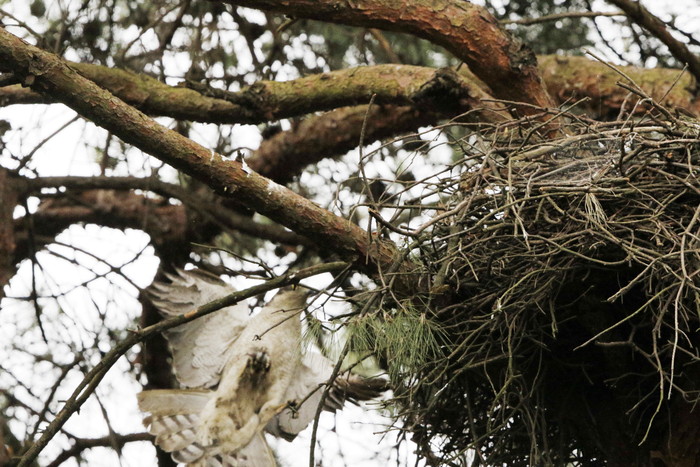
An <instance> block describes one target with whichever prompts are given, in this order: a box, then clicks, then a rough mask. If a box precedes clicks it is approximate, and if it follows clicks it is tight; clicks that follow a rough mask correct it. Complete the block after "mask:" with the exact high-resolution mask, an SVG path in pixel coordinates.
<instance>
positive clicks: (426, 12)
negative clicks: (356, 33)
mask: <svg viewBox="0 0 700 467" xmlns="http://www.w3.org/2000/svg"><path fill="white" fill-rule="evenodd" d="M211 1H217V2H225V3H231V4H233V5H240V6H246V7H250V8H257V9H260V10H264V11H270V12H275V13H283V14H285V15H289V16H292V17H296V18H308V19H315V20H320V21H326V22H334V23H340V24H348V25H352V26H362V27H372V28H379V29H386V30H390V31H397V32H405V33H409V34H413V35H415V36H417V37H421V38H423V39H427V40H429V41H431V42H433V43H435V44H438V45H441V46H443V47H445V48H446V49H447V50H449V51H450V52H451V53H453V54H454V55H455V56H456V57H458V58H459V59H461V60H463V61H464V62H465V63H466V64H467V65H468V66H469V68H470V69H471V70H472V71H473V72H474V74H475V75H476V76H477V77H478V78H479V79H481V80H482V81H483V82H484V83H486V84H487V85H488V86H489V88H490V89H491V90H492V91H493V95H494V96H495V97H497V98H499V99H504V100H509V101H514V102H525V103H528V104H533V105H535V106H538V107H552V106H553V102H552V101H551V99H550V98H549V95H548V94H547V91H546V90H545V88H544V85H543V83H542V80H541V79H540V76H539V72H538V71H537V60H536V58H535V55H534V54H533V53H532V51H531V50H529V49H528V48H527V47H525V46H524V45H523V44H521V43H520V42H519V41H517V40H516V39H514V38H513V37H512V36H511V35H510V34H509V33H508V32H507V31H506V30H505V29H503V27H502V26H501V25H500V24H499V23H498V21H497V20H496V19H495V18H494V17H493V16H492V15H491V14H490V13H489V12H488V11H487V10H486V9H485V8H483V7H481V6H477V5H474V4H471V3H469V2H467V1H454V0H372V1H360V2H348V1H346V0H287V1H279V0H211ZM520 110H521V112H523V113H524V114H526V115H531V114H534V113H536V112H537V111H536V110H535V109H534V108H532V107H521V108H520Z"/></svg>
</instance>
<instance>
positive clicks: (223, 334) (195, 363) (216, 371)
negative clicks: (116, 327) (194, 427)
mask: <svg viewBox="0 0 700 467" xmlns="http://www.w3.org/2000/svg"><path fill="white" fill-rule="evenodd" d="M168 278H169V279H170V280H171V282H170V283H169V284H164V283H160V282H158V283H155V284H153V286H152V287H151V288H150V289H149V293H150V295H151V297H152V302H153V304H154V305H155V306H156V307H157V308H158V309H159V310H160V311H161V313H163V314H164V315H166V316H176V315H180V314H183V313H186V312H188V311H191V310H193V309H195V308H197V307H198V306H201V305H204V304H205V303H208V302H211V301H212V300H216V299H217V298H221V297H224V296H226V295H228V294H230V293H232V292H234V291H235V289H234V288H233V287H231V286H230V285H228V284H226V283H225V282H223V281H222V280H221V279H219V278H218V277H216V276H212V275H210V274H208V273H205V272H203V271H199V270H194V271H183V270H178V271H177V275H174V274H168ZM247 322H248V307H247V306H246V304H245V303H238V304H236V305H234V306H229V307H226V308H222V309H221V310H219V311H217V312H216V313H212V314H209V315H207V316H204V317H202V318H199V319H196V320H194V321H191V322H189V323H186V324H183V325H182V326H178V327H176V328H173V329H170V330H168V331H166V332H165V337H166V339H167V340H168V343H169V344H170V351H171V353H172V356H173V370H174V371H175V376H176V377H177V380H178V381H179V382H180V384H182V385H183V386H184V387H188V388H202V387H212V386H215V385H216V384H218V382H219V378H220V377H221V371H222V369H223V367H224V365H225V363H226V362H227V361H228V353H229V352H230V350H231V348H232V347H233V343H234V342H235V340H236V339H237V338H238V336H239V335H240V334H241V331H243V329H244V328H245V326H246V323H247Z"/></svg>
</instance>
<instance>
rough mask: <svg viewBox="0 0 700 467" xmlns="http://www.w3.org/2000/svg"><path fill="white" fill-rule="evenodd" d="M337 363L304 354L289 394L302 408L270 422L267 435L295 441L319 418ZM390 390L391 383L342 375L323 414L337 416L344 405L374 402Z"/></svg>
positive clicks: (347, 374) (337, 379) (283, 412)
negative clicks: (367, 401) (327, 412)
mask: <svg viewBox="0 0 700 467" xmlns="http://www.w3.org/2000/svg"><path fill="white" fill-rule="evenodd" d="M334 367H335V365H334V363H333V362H332V361H331V360H330V359H328V358H326V357H324V356H323V355H321V354H319V353H317V352H307V353H306V354H304V356H303V358H302V361H301V365H299V371H298V373H297V377H296V378H295V379H294V382H293V383H292V385H291V386H290V387H289V389H288V391H287V394H286V396H287V400H288V401H296V402H297V403H300V404H301V405H300V406H298V407H291V408H286V409H284V410H283V411H282V412H280V413H279V414H278V415H277V416H276V417H275V418H273V419H272V420H270V422H269V423H268V424H267V426H266V427H265V429H266V430H267V432H268V433H270V434H272V435H275V436H277V437H282V438H284V439H286V440H287V441H291V440H293V439H294V438H295V437H296V435H298V434H299V433H300V432H301V431H303V430H304V429H305V428H306V427H307V426H308V425H309V424H310V423H311V422H312V421H313V419H314V417H315V416H316V411H317V408H318V405H319V404H320V403H321V398H322V397H323V391H324V390H325V384H326V383H328V380H329V379H330V377H331V376H332V375H333V369H334ZM387 389H388V382H387V381H386V380H384V379H381V378H363V377H361V376H357V375H353V374H351V373H347V372H346V373H343V374H340V375H338V377H337V378H336V379H335V380H334V381H333V385H332V386H331V388H330V390H329V391H328V395H327V396H326V399H325V401H324V404H323V410H327V411H329V412H335V411H336V410H340V409H341V408H342V407H343V405H344V404H345V402H352V403H353V404H357V403H358V402H359V401H365V400H370V399H374V398H375V397H378V396H379V395H381V394H382V393H383V392H384V391H386V390H387Z"/></svg>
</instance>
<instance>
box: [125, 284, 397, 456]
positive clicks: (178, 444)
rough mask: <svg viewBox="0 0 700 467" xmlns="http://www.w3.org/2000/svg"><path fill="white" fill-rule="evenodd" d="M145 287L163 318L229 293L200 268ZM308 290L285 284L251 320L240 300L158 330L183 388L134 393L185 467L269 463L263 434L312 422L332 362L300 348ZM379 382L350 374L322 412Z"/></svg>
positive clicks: (152, 427)
mask: <svg viewBox="0 0 700 467" xmlns="http://www.w3.org/2000/svg"><path fill="white" fill-rule="evenodd" d="M168 277H169V278H170V280H171V282H170V283H168V284H165V283H156V284H154V285H153V286H152V288H151V290H150V295H151V296H152V302H153V304H154V305H155V306H156V307H157V308H158V309H159V310H160V312H161V313H162V314H164V315H166V316H175V315H179V314H183V313H186V312H188V311H191V310H192V309H194V308H196V307H198V306H200V305H203V304H205V303H207V302H210V301H212V300H215V299H217V298H221V297H223V296H225V295H228V294H230V293H231V292H233V288H232V287H231V286H230V285H228V284H226V283H224V282H223V281H221V280H220V279H219V278H218V277H216V276H212V275H209V274H208V273H204V272H201V271H198V270H194V271H182V270H180V271H178V274H177V275H169V276H168ZM306 298H307V294H306V293H304V292H301V291H298V290H283V291H281V292H279V293H278V294H277V295H276V296H275V297H274V298H273V299H272V301H271V302H270V303H269V304H267V305H266V306H265V307H263V309H262V311H261V312H260V313H258V314H257V315H255V316H253V317H250V316H249V314H248V307H247V306H246V305H245V303H239V304H236V305H234V306H230V307H226V308H223V309H221V310H219V311H217V312H215V313H212V314H209V315H206V316H204V317H202V318H199V319H196V320H194V321H191V322H189V323H186V324H183V325H181V326H178V327H175V328H173V329H171V330H168V331H166V332H165V337H166V338H167V340H168V343H169V345H170V349H171V352H172V357H173V369H174V371H175V376H176V378H177V380H178V381H179V383H180V385H181V386H182V388H183V389H173V390H150V391H143V392H141V393H140V394H139V395H138V402H139V408H140V409H141V411H143V412H146V413H149V414H150V415H148V416H147V417H146V418H145V419H144V424H146V426H147V427H148V430H149V432H150V433H151V434H153V435H154V436H155V442H156V444H157V445H158V446H160V447H161V448H162V449H163V450H165V451H167V452H170V453H171V455H172V458H173V460H174V461H176V462H180V463H184V464H187V465H190V466H202V467H204V466H206V467H217V466H222V467H224V466H245V467H273V466H275V465H277V464H276V461H275V459H274V456H273V454H272V451H271V449H270V447H269V445H268V444H267V442H266V440H265V436H264V432H265V431H267V432H268V433H271V434H273V435H275V436H278V437H282V438H285V439H287V440H291V439H293V438H294V437H295V436H296V435H297V434H298V433H299V432H301V431H302V430H303V429H304V428H306V426H307V425H308V424H309V423H310V422H311V421H312V420H313V418H314V416H315V414H316V411H317V407H318V405H319V403H320V400H321V395H322V393H323V388H322V385H323V384H325V383H326V382H327V381H328V379H329V378H330V377H331V375H332V372H333V368H334V364H333V363H332V362H331V361H330V360H329V359H327V358H326V357H324V356H323V355H321V354H319V353H316V352H304V351H303V350H302V343H301V320H300V314H301V312H302V310H303V309H304V307H305V305H306ZM385 389H386V382H385V381H384V380H383V379H380V378H370V379H365V378H361V377H358V376H355V375H350V374H347V375H345V376H343V377H340V378H337V379H336V381H335V382H334V383H333V386H332V388H331V389H330V391H329V394H328V397H327V399H326V403H325V405H324V409H325V410H331V411H335V410H337V409H340V408H341V407H342V405H343V403H344V402H345V401H346V400H348V401H351V402H354V403H356V402H357V401H358V400H367V399H370V398H373V397H376V396H377V395H379V394H380V393H381V392H382V391H384V390H385Z"/></svg>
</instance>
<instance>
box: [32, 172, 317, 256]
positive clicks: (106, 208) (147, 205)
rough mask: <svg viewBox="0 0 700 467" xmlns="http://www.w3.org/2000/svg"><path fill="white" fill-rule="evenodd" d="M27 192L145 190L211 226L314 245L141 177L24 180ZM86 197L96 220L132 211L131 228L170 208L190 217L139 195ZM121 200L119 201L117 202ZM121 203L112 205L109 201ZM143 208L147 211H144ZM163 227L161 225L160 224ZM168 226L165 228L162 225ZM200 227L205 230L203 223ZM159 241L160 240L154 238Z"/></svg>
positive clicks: (214, 202) (200, 197)
mask: <svg viewBox="0 0 700 467" xmlns="http://www.w3.org/2000/svg"><path fill="white" fill-rule="evenodd" d="M21 185H23V189H24V190H25V191H26V192H29V191H34V192H37V191H39V190H40V189H41V188H68V189H84V190H97V189H102V190H121V191H130V190H144V191H150V192H153V193H156V194H159V195H161V196H163V197H165V198H175V199H178V200H180V201H181V202H182V203H183V204H184V205H185V206H186V207H187V208H190V209H191V210H192V212H196V213H197V216H198V217H201V218H203V219H204V220H205V221H208V222H209V223H216V224H218V225H220V226H221V227H223V228H226V229H231V230H236V231H238V232H241V233H244V234H247V235H250V236H253V237H255V238H260V239H263V240H270V241H272V242H275V243H280V244H285V245H311V243H310V242H309V241H308V240H307V239H306V238H305V237H302V236H300V235H297V234H295V233H293V232H289V231H288V230H286V229H284V228H283V227H280V226H278V225H274V224H272V225H267V224H259V223H257V222H255V221H253V220H252V219H251V218H250V217H249V216H245V215H242V214H239V213H237V212H235V211H232V210H230V209H227V208H226V207H224V206H222V205H221V203H220V202H217V200H215V199H213V194H212V196H206V194H205V193H195V192H193V191H191V190H187V189H184V188H182V187H181V186H178V185H174V184H171V183H165V182H162V181H160V180H158V179H155V178H137V177H40V178H33V179H24V180H23V182H22V184H21ZM83 196H94V197H95V199H96V200H99V201H100V202H99V203H92V204H87V203H84V205H85V206H89V207H90V208H92V209H93V212H94V216H90V218H95V217H97V216H99V213H105V214H109V213H110V212H123V211H125V210H127V209H131V211H135V213H133V214H132V213H131V211H129V214H130V215H129V216H128V217H129V218H130V219H133V220H135V221H136V222H135V225H129V227H132V228H139V227H138V225H139V223H141V225H144V223H145V222H146V220H147V217H149V216H150V215H152V214H154V211H156V210H160V209H162V208H166V209H168V210H170V211H176V212H179V211H182V213H179V214H178V215H177V216H175V217H179V218H182V219H186V218H188V217H189V216H188V215H187V214H186V210H185V209H184V207H182V206H176V205H168V204H164V203H158V202H156V201H153V200H149V199H147V198H144V197H142V196H140V195H137V194H135V193H122V194H119V195H114V194H110V192H94V191H93V192H88V193H86V194H85V195H83ZM116 198H119V199H116ZM112 200H114V201H117V202H116V203H110V202H109V201H112ZM142 209H143V210H142ZM117 217H119V218H124V217H125V215H123V214H122V215H118V216H117ZM165 220H166V219H164V218H159V220H158V222H157V224H159V223H161V222H164V221H165ZM159 225H161V224H159ZM162 226H163V227H166V228H167V226H165V225H162ZM197 228H201V229H203V230H207V229H206V228H203V225H202V224H199V226H198V227H197ZM148 233H149V234H150V235H151V236H153V235H155V234H157V233H158V232H156V231H154V230H153V229H150V232H148ZM171 236H172V235H166V237H167V238H165V239H164V240H166V241H171ZM154 240H155V241H156V242H158V238H155V239H154Z"/></svg>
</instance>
